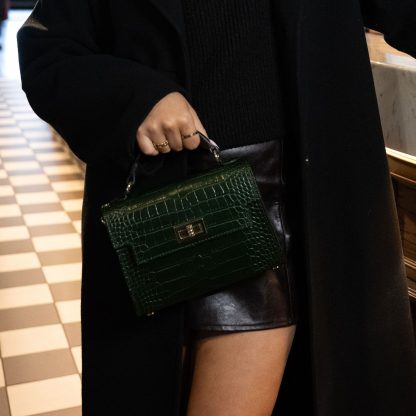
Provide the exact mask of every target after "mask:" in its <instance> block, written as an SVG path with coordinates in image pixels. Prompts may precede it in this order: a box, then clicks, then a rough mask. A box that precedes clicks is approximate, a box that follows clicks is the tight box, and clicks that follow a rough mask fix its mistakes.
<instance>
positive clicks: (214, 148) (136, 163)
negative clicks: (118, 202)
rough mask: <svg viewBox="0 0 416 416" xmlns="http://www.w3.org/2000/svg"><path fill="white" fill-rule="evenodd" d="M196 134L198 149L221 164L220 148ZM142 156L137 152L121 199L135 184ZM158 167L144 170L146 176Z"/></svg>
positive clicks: (210, 140)
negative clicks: (203, 150) (210, 155)
mask: <svg viewBox="0 0 416 416" xmlns="http://www.w3.org/2000/svg"><path fill="white" fill-rule="evenodd" d="M197 133H198V134H199V137H200V138H201V142H200V145H199V146H198V147H201V148H203V149H207V150H209V151H210V152H211V154H212V155H213V156H214V158H215V160H216V161H217V162H218V163H219V164H221V163H222V159H221V155H220V148H219V146H218V145H217V143H215V142H214V140H212V139H210V138H209V137H207V136H206V135H205V134H203V133H201V132H200V131H199V130H197ZM142 154H143V153H142V152H140V151H139V154H138V155H137V157H136V159H135V160H134V162H133V164H132V166H131V168H130V171H129V176H128V177H127V180H126V188H125V190H124V198H123V199H125V198H127V196H128V195H129V194H130V192H131V190H132V188H133V186H134V184H135V183H136V174H137V168H138V167H139V160H140V157H141V156H142ZM163 154H164V153H161V155H163ZM160 166H161V163H159V164H157V165H156V167H155V168H154V169H150V170H146V173H147V174H152V173H153V172H155V171H156V170H157V169H159V168H160Z"/></svg>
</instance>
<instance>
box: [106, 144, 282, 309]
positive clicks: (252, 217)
mask: <svg viewBox="0 0 416 416" xmlns="http://www.w3.org/2000/svg"><path fill="white" fill-rule="evenodd" d="M201 151H203V152H205V153H206V154H207V155H208V156H209V157H210V160H212V161H211V162H210V163H211V164H214V165H211V166H213V167H212V169H211V168H210V169H206V170H205V171H204V172H198V173H194V174H191V173H189V174H188V175H187V177H186V178H184V179H183V180H181V181H179V182H175V183H170V184H168V185H165V186H163V187H161V188H157V189H153V190H150V191H146V192H142V193H132V194H130V195H128V197H127V198H125V199H123V198H117V199H115V200H113V201H111V202H109V203H106V204H104V205H102V207H101V209H102V220H103V222H104V224H105V225H106V228H107V230H108V232H109V236H110V240H111V243H112V245H113V247H114V249H115V250H116V252H117V254H118V258H119V261H120V264H121V268H122V271H123V275H124V277H125V278H126V282H127V286H128V289H129V292H130V295H131V297H132V299H133V302H134V306H135V310H136V313H137V315H138V316H142V315H145V314H151V313H153V312H155V311H158V310H160V309H162V308H165V307H168V306H170V305H173V304H175V303H177V302H180V301H184V300H188V299H191V298H194V297H196V296H199V295H201V294H207V293H210V292H213V291H215V290H218V289H219V288H224V287H226V286H227V285H230V284H232V283H235V282H237V281H240V280H242V279H245V278H248V277H253V276H255V275H256V274H259V273H261V272H263V271H264V270H266V269H270V268H272V267H274V266H279V265H281V264H282V263H283V262H284V250H283V244H284V243H283V241H282V240H281V235H279V234H278V233H276V232H275V229H274V228H273V226H272V224H271V222H270V221H269V218H268V216H267V212H266V208H265V205H264V203H263V200H262V197H261V193H260V192H259V188H258V185H257V182H256V179H255V176H254V174H253V172H252V169H251V166H250V163H249V162H248V161H247V160H245V159H243V158H242V159H232V160H227V161H226V162H225V163H223V164H222V165H217V162H215V160H214V159H213V158H212V156H211V154H210V153H209V152H208V151H207V150H206V149H202V148H201ZM190 224H192V225H193V226H194V228H193V229H192V228H191V233H190V234H187V233H189V228H187V227H190ZM178 227H179V229H180V233H177V232H176V231H175V230H176V229H177V228H178ZM187 230H188V231H187ZM196 230H199V231H201V230H202V232H200V233H195V235H192V231H196ZM180 235H182V236H183V237H185V238H184V240H181V238H180Z"/></svg>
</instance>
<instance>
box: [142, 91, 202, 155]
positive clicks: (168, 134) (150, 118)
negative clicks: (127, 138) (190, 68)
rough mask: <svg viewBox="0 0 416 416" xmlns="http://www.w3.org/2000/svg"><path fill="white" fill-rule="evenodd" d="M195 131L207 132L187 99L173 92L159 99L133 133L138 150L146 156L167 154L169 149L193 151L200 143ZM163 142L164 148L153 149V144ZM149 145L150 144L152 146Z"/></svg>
mask: <svg viewBox="0 0 416 416" xmlns="http://www.w3.org/2000/svg"><path fill="white" fill-rule="evenodd" d="M196 130H199V131H200V132H201V133H203V134H205V135H206V136H208V135H207V133H206V131H205V129H204V127H203V126H202V123H201V120H200V119H199V117H198V115H197V114H196V112H195V110H194V109H193V108H192V106H191V105H190V104H189V102H188V100H187V99H186V98H185V97H184V96H183V95H182V94H181V93H179V92H177V91H173V92H171V93H169V94H167V95H165V96H164V97H163V98H162V99H161V100H159V101H158V102H157V103H156V104H155V105H154V107H153V108H152V110H151V111H150V112H149V114H148V115H147V117H146V118H145V119H144V120H143V122H142V124H141V125H140V126H139V127H138V129H137V131H136V139H137V143H138V146H139V149H140V150H141V151H142V152H143V153H144V154H146V155H151V156H156V155H158V154H159V153H167V152H170V151H171V149H172V150H175V151H181V150H183V149H184V148H185V149H189V150H193V149H196V148H197V147H198V146H199V144H200V141H201V140H200V138H199V135H198V134H194V135H192V136H190V137H188V138H182V136H187V135H191V134H193V133H194V132H195V131H196ZM165 140H167V141H168V145H166V146H165V147H159V148H158V150H157V149H156V148H155V146H154V145H153V143H156V144H161V143H163V142H164V141H165ZM152 142H153V143H152Z"/></svg>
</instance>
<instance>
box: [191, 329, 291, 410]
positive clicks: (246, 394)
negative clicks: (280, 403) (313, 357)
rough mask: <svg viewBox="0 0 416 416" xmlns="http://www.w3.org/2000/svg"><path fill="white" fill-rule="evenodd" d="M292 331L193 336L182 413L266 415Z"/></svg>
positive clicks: (270, 405) (279, 381) (273, 398)
mask: <svg viewBox="0 0 416 416" xmlns="http://www.w3.org/2000/svg"><path fill="white" fill-rule="evenodd" d="M295 331H296V325H291V326H287V327H281V328H272V329H264V330H253V331H242V332H231V333H223V332H222V333H215V332H212V333H211V334H210V336H208V337H204V338H200V339H198V338H197V339H195V340H194V342H193V343H192V348H193V351H192V352H190V353H193V354H194V360H193V362H194V367H193V377H192V384H191V388H190V394H189V399H188V410H187V416H222V415H224V416H246V415H247V416H270V415H271V412H272V410H273V407H274V404H275V402H276V399H277V395H278V392H279V389H280V384H281V380H282V377H283V373H284V369H285V366H286V361H287V358H288V356H289V352H290V348H291V346H292V341H293V337H294V334H295Z"/></svg>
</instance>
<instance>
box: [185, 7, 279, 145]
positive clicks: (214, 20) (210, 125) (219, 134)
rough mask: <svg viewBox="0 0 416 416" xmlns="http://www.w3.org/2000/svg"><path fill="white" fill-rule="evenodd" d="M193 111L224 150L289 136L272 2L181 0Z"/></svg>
mask: <svg viewBox="0 0 416 416" xmlns="http://www.w3.org/2000/svg"><path fill="white" fill-rule="evenodd" d="M182 7H183V13H184V17H185V26H186V33H187V42H188V45H189V51H190V58H191V85H192V96H193V102H192V104H193V106H194V108H195V110H196V111H197V114H198V115H199V117H200V118H201V121H202V123H203V125H204V127H205V128H206V130H207V133H208V135H209V136H210V138H212V139H213V140H215V141H216V142H217V143H218V145H219V146H220V147H221V148H223V149H225V148H230V147H235V146H240V145H244V144H250V143H257V142H262V141H266V140H271V139H272V138H274V137H281V136H283V135H285V123H284V121H285V117H284V112H283V110H284V106H283V103H282V97H281V91H280V80H279V73H278V62H277V56H278V54H277V53H276V48H277V45H278V42H277V40H276V38H275V32H274V28H273V18H272V14H271V13H272V9H271V4H270V0H209V1H205V0H182Z"/></svg>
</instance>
